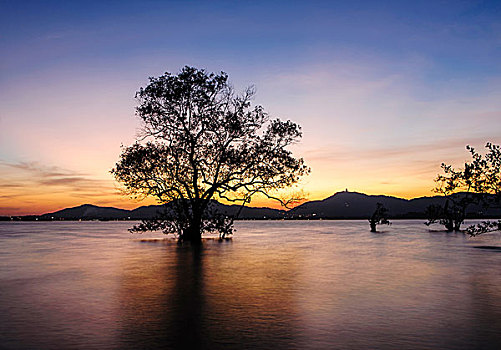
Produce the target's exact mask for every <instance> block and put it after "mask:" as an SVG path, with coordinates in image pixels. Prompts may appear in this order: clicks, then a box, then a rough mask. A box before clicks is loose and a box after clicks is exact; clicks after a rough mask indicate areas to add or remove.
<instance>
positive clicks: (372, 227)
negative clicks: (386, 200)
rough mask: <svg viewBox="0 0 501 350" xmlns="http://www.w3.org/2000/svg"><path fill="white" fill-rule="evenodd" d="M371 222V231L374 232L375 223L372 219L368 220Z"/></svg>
mask: <svg viewBox="0 0 501 350" xmlns="http://www.w3.org/2000/svg"><path fill="white" fill-rule="evenodd" d="M370 224H371V232H376V223H375V222H373V221H370Z"/></svg>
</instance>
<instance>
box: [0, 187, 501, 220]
mask: <svg viewBox="0 0 501 350" xmlns="http://www.w3.org/2000/svg"><path fill="white" fill-rule="evenodd" d="M462 195H464V194H461V193H458V194H455V195H453V196H462ZM445 200H446V198H445V197H443V196H433V197H420V198H414V199H403V198H398V197H392V196H384V195H376V196H374V195H367V194H364V193H358V192H348V191H343V192H338V193H335V194H334V195H332V196H330V197H328V198H325V199H323V200H317V201H310V202H306V203H303V204H302V205H300V206H298V207H296V208H294V209H291V210H288V211H285V210H279V209H272V208H256V207H244V208H243V209H242V211H241V212H240V215H239V219H256V220H257V219H367V218H369V217H370V216H371V214H372V213H373V212H374V209H375V208H376V204H377V203H382V204H383V205H384V206H385V207H386V208H387V209H388V217H389V218H393V219H398V218H409V219H411V218H413V219H422V218H425V214H424V212H425V210H426V208H427V207H428V206H429V205H432V204H433V205H443V204H444V203H445ZM210 207H211V209H212V211H213V212H217V213H221V214H226V215H233V216H234V215H236V214H237V213H238V211H239V210H240V206H239V205H226V204H222V203H219V202H217V201H212V202H211V205H210ZM165 211H167V213H169V204H167V205H149V206H141V207H138V208H136V209H134V210H126V209H118V208H113V207H99V206H96V205H91V204H84V205H80V206H77V207H73V208H66V209H62V210H59V211H56V212H53V213H47V214H43V215H39V216H35V215H30V216H24V217H20V219H24V220H141V219H149V218H153V217H155V216H157V215H158V214H159V213H162V212H165ZM500 216H501V208H500V207H499V206H495V207H491V208H489V209H488V210H486V209H485V208H483V207H482V206H481V205H471V206H469V207H468V211H467V217H469V218H487V217H491V218H492V217H500ZM4 219H7V217H5V218H4Z"/></svg>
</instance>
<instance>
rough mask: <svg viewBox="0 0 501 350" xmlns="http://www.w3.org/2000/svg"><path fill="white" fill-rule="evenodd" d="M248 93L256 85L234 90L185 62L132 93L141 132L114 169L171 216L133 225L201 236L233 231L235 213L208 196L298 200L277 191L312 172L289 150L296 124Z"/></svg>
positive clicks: (220, 77)
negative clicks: (219, 210)
mask: <svg viewBox="0 0 501 350" xmlns="http://www.w3.org/2000/svg"><path fill="white" fill-rule="evenodd" d="M253 95H254V89H253V88H247V89H246V90H245V91H244V92H243V94H241V95H237V94H235V92H234V91H233V89H232V88H231V86H230V85H229V83H228V76H227V74H226V73H223V72H221V73H220V74H213V73H207V72H206V71H205V70H199V69H196V68H193V67H188V66H186V67H184V68H183V69H182V70H181V72H180V73H179V74H178V75H172V74H170V73H165V74H164V75H162V76H160V77H157V78H150V82H149V84H148V85H147V86H146V87H145V88H141V89H140V90H139V91H138V92H137V93H136V98H137V99H138V101H139V106H138V107H137V108H136V115H137V116H138V117H139V118H141V120H142V122H143V128H142V132H141V135H140V138H139V139H138V141H136V143H135V144H133V145H132V146H129V147H125V148H124V149H123V150H122V154H121V155H120V160H119V161H118V162H117V164H116V166H115V168H114V169H112V171H111V172H112V173H113V175H114V176H115V178H116V179H117V180H118V181H119V182H120V183H122V184H123V186H124V192H126V193H127V194H129V195H132V196H133V197H135V198H144V197H146V196H153V197H155V198H156V199H157V200H158V201H159V202H160V203H165V204H166V203H169V204H168V209H169V211H170V215H164V216H161V217H158V218H156V219H154V220H147V221H143V223H142V224H140V225H138V226H135V227H134V228H133V231H136V232H142V231H146V230H158V229H160V230H162V231H163V232H164V233H176V234H178V236H179V238H180V239H181V240H189V241H192V242H199V241H200V239H201V234H202V233H204V232H219V233H220V234H222V235H223V236H224V235H226V234H230V233H232V227H233V218H231V217H226V216H223V215H217V214H215V213H211V208H210V207H211V205H210V204H211V200H213V199H216V200H217V199H225V200H227V201H231V202H238V203H240V204H241V205H242V207H243V206H244V205H245V204H247V203H249V202H250V201H251V197H252V196H253V195H255V194H262V195H264V196H266V197H268V198H271V199H274V200H278V201H279V202H280V203H281V204H282V205H284V206H287V205H289V204H291V203H293V202H294V201H295V200H297V199H298V198H294V196H292V198H288V199H284V198H280V197H279V196H278V194H277V193H278V192H277V191H278V190H280V189H282V188H285V187H288V186H290V185H292V184H294V183H296V182H297V181H298V180H299V178H300V177H301V176H303V175H305V174H307V173H308V172H309V169H308V168H307V167H306V166H305V165H304V162H303V159H302V158H294V157H293V155H292V153H291V152H290V151H289V150H287V149H286V147H287V146H289V145H291V144H293V143H295V142H296V141H297V140H299V139H300V137H301V131H300V126H299V125H297V124H295V123H293V122H291V121H289V120H288V121H281V120H279V119H270V118H269V116H268V114H267V113H266V112H265V111H264V109H263V108H262V107H261V106H255V107H251V102H250V101H251V98H252V97H253Z"/></svg>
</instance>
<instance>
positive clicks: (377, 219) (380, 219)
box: [369, 203, 391, 232]
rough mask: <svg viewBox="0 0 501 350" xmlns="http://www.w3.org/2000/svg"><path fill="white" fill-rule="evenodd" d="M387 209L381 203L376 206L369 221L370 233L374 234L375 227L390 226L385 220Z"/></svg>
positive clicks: (386, 219)
mask: <svg viewBox="0 0 501 350" xmlns="http://www.w3.org/2000/svg"><path fill="white" fill-rule="evenodd" d="M387 215H388V209H386V208H385V207H384V205H383V203H377V204H376V210H374V213H373V214H372V216H371V218H370V219H369V224H370V225H371V232H376V226H377V225H390V224H391V222H390V221H389V220H388V218H387Z"/></svg>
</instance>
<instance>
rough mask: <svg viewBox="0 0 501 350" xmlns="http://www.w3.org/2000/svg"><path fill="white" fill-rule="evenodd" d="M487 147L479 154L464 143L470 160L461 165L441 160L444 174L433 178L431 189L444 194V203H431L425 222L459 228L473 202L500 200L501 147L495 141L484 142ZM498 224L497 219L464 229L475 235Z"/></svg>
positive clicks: (487, 202)
mask: <svg viewBox="0 0 501 350" xmlns="http://www.w3.org/2000/svg"><path fill="white" fill-rule="evenodd" d="M485 147H486V148H487V150H488V152H487V154H486V155H485V156H482V155H481V154H479V153H478V152H476V151H475V149H474V148H473V147H471V146H469V145H468V146H466V149H467V150H468V151H469V152H470V154H471V157H472V160H471V161H470V162H466V163H465V164H464V168H458V169H455V168H453V167H452V166H451V165H446V164H445V163H442V165H441V167H442V169H443V172H444V173H443V174H439V175H438V176H437V178H436V180H435V182H436V183H437V186H436V187H435V189H434V192H436V193H440V194H442V195H444V197H445V204H444V205H443V206H437V205H434V206H430V207H428V209H427V212H426V213H427V217H428V221H427V222H426V223H425V224H427V225H430V224H433V223H436V222H438V223H440V224H442V225H444V226H445V227H446V229H447V231H456V232H457V231H460V230H461V224H462V223H463V222H464V219H465V218H466V211H467V209H468V207H469V206H470V205H472V204H481V205H483V206H484V208H488V207H490V206H492V205H493V204H495V203H499V199H500V197H501V178H500V173H501V172H500V168H501V151H500V148H499V146H498V145H494V144H492V143H487V144H486V146H485ZM497 227H501V222H500V223H496V222H494V223H492V222H489V221H487V222H484V223H483V224H480V225H473V226H470V227H468V229H467V231H466V232H467V233H469V234H470V235H472V236H473V235H477V234H480V233H483V232H487V231H492V230H494V229H498V228H497Z"/></svg>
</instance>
